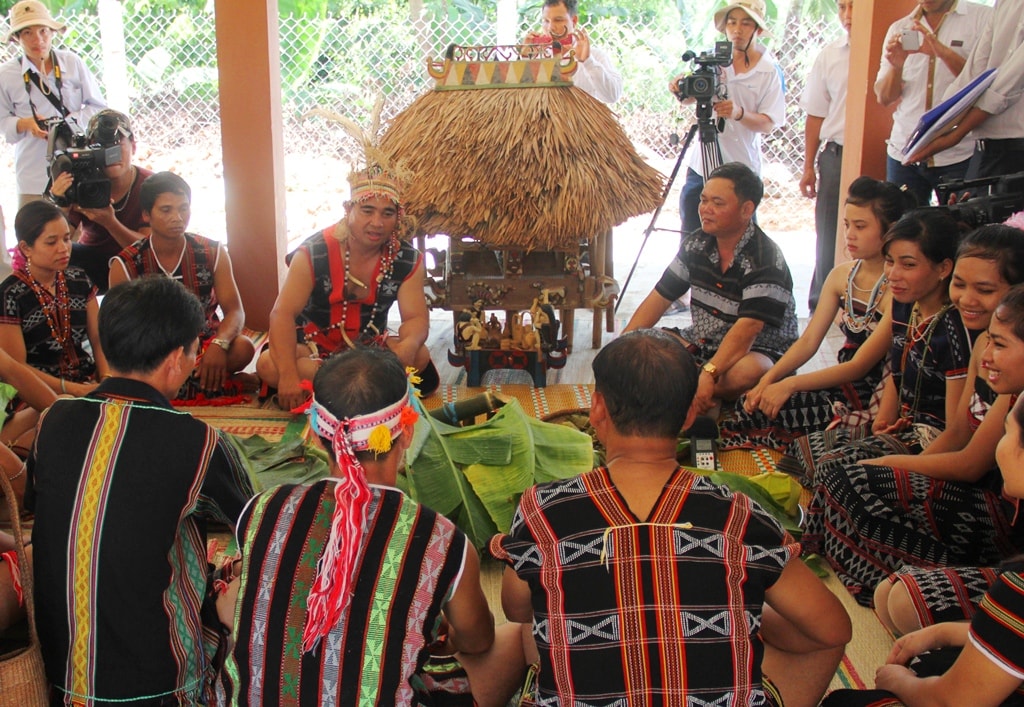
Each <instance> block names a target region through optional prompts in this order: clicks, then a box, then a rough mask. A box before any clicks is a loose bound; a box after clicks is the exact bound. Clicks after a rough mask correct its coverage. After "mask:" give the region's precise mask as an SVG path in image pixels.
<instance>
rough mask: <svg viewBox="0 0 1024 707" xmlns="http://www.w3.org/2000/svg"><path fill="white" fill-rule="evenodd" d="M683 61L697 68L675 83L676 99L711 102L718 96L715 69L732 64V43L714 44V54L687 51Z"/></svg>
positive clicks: (716, 71) (716, 70) (716, 72)
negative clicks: (690, 62) (691, 63)
mask: <svg viewBox="0 0 1024 707" xmlns="http://www.w3.org/2000/svg"><path fill="white" fill-rule="evenodd" d="M683 61H692V62H693V63H694V64H695V65H696V66H697V68H696V69H694V70H693V71H692V72H691V73H689V74H688V75H686V76H683V77H682V78H680V79H679V80H678V81H677V82H676V92H675V93H676V97H677V98H678V99H679V100H684V99H686V98H695V99H697V100H698V101H700V100H711V99H712V98H714V97H715V96H716V95H717V94H718V69H717V67H719V66H729V65H730V64H732V42H715V50H714V52H701V53H700V54H695V53H693V52H692V51H687V52H685V53H684V54H683Z"/></svg>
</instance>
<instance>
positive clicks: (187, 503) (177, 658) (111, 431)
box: [25, 277, 253, 705]
mask: <svg viewBox="0 0 1024 707" xmlns="http://www.w3.org/2000/svg"><path fill="white" fill-rule="evenodd" d="M205 322H206V317H205V316H204V313H203V308H202V306H201V305H200V304H199V300H198V299H196V297H195V296H194V295H193V294H192V293H190V292H188V291H187V290H186V289H185V288H184V287H183V286H182V285H181V283H179V282H177V281H175V280H171V279H170V278H163V277H161V278H143V279H141V280H133V281H131V282H128V283H125V284H123V285H118V286H117V287H114V288H112V289H111V290H110V291H109V293H108V294H107V296H106V298H105V301H104V302H103V307H102V308H101V309H100V318H99V329H100V341H101V342H102V345H103V350H104V353H106V354H107V361H108V362H109V363H110V368H111V370H112V371H113V375H112V376H110V377H109V378H108V379H106V380H104V381H103V382H102V383H101V384H100V385H99V387H98V388H96V389H95V390H94V391H92V392H91V393H90V394H89V395H87V396H86V397H84V398H75V399H61V400H58V401H57V402H55V403H54V404H53V405H52V406H51V407H50V408H49V410H47V411H46V412H45V413H44V415H43V417H42V419H41V420H40V422H39V431H38V433H37V435H36V442H35V447H34V448H33V450H32V454H31V456H30V457H29V460H28V489H27V491H26V496H25V500H26V505H27V506H28V507H29V508H31V509H33V510H34V511H35V514H36V516H35V528H34V529H33V532H32V539H33V544H34V547H35V555H34V560H35V566H34V571H35V599H36V612H37V616H38V625H39V638H40V641H41V644H42V650H43V660H44V662H45V664H46V674H47V677H48V678H49V681H50V684H51V685H52V690H53V693H54V694H53V700H54V702H55V703H58V702H59V703H63V704H90V705H91V704H103V703H111V702H125V703H131V704H133V705H165V704H167V705H178V704H204V703H205V700H206V694H207V691H208V689H209V686H210V684H211V680H212V678H213V675H212V674H211V673H212V670H211V665H212V659H213V654H214V652H215V650H216V648H217V644H218V641H217V638H218V629H219V628H220V626H219V623H213V621H211V622H210V623H205V622H204V621H203V617H204V615H209V616H211V618H213V617H215V609H214V606H213V602H212V600H210V599H208V598H207V597H208V591H207V589H208V584H209V581H208V577H207V564H206V525H207V522H208V521H210V520H219V521H221V522H223V523H226V524H233V522H234V519H235V518H237V517H238V515H239V513H241V511H242V508H243V506H244V505H245V503H246V502H247V501H248V499H249V498H250V497H251V496H252V495H253V489H252V484H251V482H250V481H249V477H248V475H247V474H246V471H245V468H244V466H243V465H242V463H241V461H240V460H239V458H238V457H237V455H236V454H235V452H234V451H233V447H231V445H229V444H227V443H226V442H224V441H223V440H222V439H221V437H220V435H219V434H218V433H217V431H216V430H214V429H213V428H211V427H210V426H209V425H207V424H206V423H204V422H200V421H199V420H196V419H195V418H193V417H192V416H191V415H189V414H188V413H184V412H178V411H177V410H175V409H174V408H172V407H171V404H170V402H169V398H170V397H171V396H173V395H174V393H175V391H177V390H178V388H179V386H181V384H182V383H183V382H184V381H185V379H186V378H187V377H188V376H189V374H190V373H191V371H192V368H193V367H194V366H195V359H196V351H197V347H198V346H199V339H198V336H199V332H200V330H202V328H203V325H204V324H205ZM207 611H209V612H210V613H209V614H207V613H206V612H207ZM214 621H215V619H214ZM207 626H212V630H211V629H210V628H207Z"/></svg>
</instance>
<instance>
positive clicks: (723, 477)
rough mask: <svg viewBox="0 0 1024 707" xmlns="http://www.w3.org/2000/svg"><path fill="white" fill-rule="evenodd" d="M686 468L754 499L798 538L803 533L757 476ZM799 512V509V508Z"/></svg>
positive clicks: (794, 519)
mask: <svg viewBox="0 0 1024 707" xmlns="http://www.w3.org/2000/svg"><path fill="white" fill-rule="evenodd" d="M686 468H687V469H690V470H691V471H693V472H695V473H698V474H705V475H706V476H707V477H708V478H709V479H711V480H712V481H713V482H715V483H716V484H721V485H722V486H727V487H728V488H729V489H731V490H732V491H736V492H738V493H742V494H744V495H746V496H749V497H750V498H752V499H754V500H755V501H757V503H758V504H759V505H760V506H761V507H762V508H764V509H765V510H766V511H768V512H769V513H771V514H772V515H773V516H775V518H776V519H777V520H778V521H779V523H780V524H781V525H782V527H783V528H785V529H786V531H787V532H788V533H789V534H790V535H792V536H793V537H794V538H796V539H797V540H799V539H800V536H801V535H803V529H801V528H800V524H799V523H798V522H797V520H796V518H794V517H793V516H791V515H790V514H789V513H787V512H786V509H785V508H784V507H783V505H782V503H780V502H779V501H778V500H776V499H775V497H774V496H772V494H771V492H770V491H768V490H767V489H766V488H765V487H764V486H762V485H761V484H760V483H759V482H758V480H757V478H756V477H750V476H744V475H743V474H733V473H730V472H728V471H713V472H711V473H710V474H709V473H708V472H707V470H705V469H694V468H692V467H686ZM793 483H796V482H795V481H794V482H793ZM797 512H798V513H799V509H797Z"/></svg>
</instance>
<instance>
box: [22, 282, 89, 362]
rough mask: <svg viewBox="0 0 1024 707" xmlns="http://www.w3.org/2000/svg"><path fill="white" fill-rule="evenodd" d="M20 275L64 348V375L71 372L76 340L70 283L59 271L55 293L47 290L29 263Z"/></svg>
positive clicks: (54, 338) (51, 332) (55, 283)
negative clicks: (73, 327) (33, 272)
mask: <svg viewBox="0 0 1024 707" xmlns="http://www.w3.org/2000/svg"><path fill="white" fill-rule="evenodd" d="M18 276H19V277H20V278H21V280H22V281H23V282H25V283H26V284H27V285H28V286H29V287H30V288H31V289H32V294H34V295H35V296H36V299H37V300H38V301H39V307H40V309H42V310H43V316H44V317H45V318H46V323H47V324H48V325H49V327H50V335H51V336H53V340H54V341H56V342H57V343H58V344H60V346H61V348H62V349H64V356H62V357H61V360H60V370H61V374H62V377H66V375H67V374H68V373H70V369H69V368H68V361H69V360H72V359H74V353H75V352H74V341H73V339H72V336H71V297H70V296H69V295H68V284H67V280H66V279H65V277H64V272H63V271H62V270H59V271H57V273H56V275H54V278H53V294H50V291H49V290H47V289H46V288H45V287H44V286H43V284H42V283H41V282H39V280H37V279H36V277H35V275H33V274H32V271H31V270H30V269H29V267H28V265H26V266H25V269H24V270H20V271H18Z"/></svg>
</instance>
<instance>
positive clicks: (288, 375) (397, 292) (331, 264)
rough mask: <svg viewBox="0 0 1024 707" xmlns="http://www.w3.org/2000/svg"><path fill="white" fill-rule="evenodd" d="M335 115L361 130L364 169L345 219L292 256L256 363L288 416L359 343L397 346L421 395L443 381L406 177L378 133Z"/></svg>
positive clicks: (355, 176)
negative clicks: (432, 347)
mask: <svg viewBox="0 0 1024 707" xmlns="http://www.w3.org/2000/svg"><path fill="white" fill-rule="evenodd" d="M318 112H320V113H321V114H323V112H322V111H318ZM330 117H332V118H333V119H334V120H336V121H338V122H341V123H342V125H343V127H345V128H346V130H350V132H355V131H359V132H358V134H359V137H360V138H361V141H362V143H363V150H364V153H365V155H366V167H364V168H363V169H360V170H357V171H355V172H353V173H352V174H350V175H349V177H348V181H349V185H350V186H351V199H350V200H349V201H347V202H345V217H344V218H343V219H342V220H341V221H339V222H338V223H337V224H335V225H334V226H330V227H328V228H325V229H323V230H322V231H319V232H318V233H316V234H314V235H313V236H312V237H310V238H309V239H307V240H306V241H305V242H304V243H303V244H302V245H300V246H299V247H298V249H297V250H295V251H294V252H293V253H291V254H290V255H289V256H288V263H289V267H288V274H287V276H286V277H285V281H284V286H283V287H282V288H281V292H280V294H278V296H277V301H276V302H275V303H274V308H273V309H272V310H271V312H270V332H269V333H270V337H269V338H270V348H269V351H265V352H264V353H263V354H262V355H261V356H260V357H259V360H258V361H257V365H256V371H257V373H258V374H259V376H260V378H261V379H262V380H263V381H264V382H265V383H267V384H268V385H269V386H271V387H274V388H277V399H278V404H279V405H280V406H281V407H282V408H284V409H286V410H290V409H293V408H296V407H298V406H299V405H301V404H302V402H303V400H304V399H305V396H306V393H305V392H304V390H303V388H302V384H301V382H302V381H303V380H306V381H309V380H312V379H313V376H314V375H315V374H316V371H317V369H319V367H320V365H321V363H322V362H323V360H324V359H326V358H328V357H329V356H330V355H331V354H333V353H334V352H335V351H340V350H345V349H348V348H354V347H356V346H361V345H362V346H379V347H386V348H388V349H391V350H392V351H393V352H394V353H395V354H396V355H397V356H398V358H399V360H400V361H401V362H402V363H403V364H404V365H406V366H410V367H412V368H415V369H416V370H417V372H418V375H419V377H420V379H421V382H420V391H421V393H423V394H429V393H432V392H433V391H434V390H436V389H437V386H438V384H439V383H440V379H439V377H438V373H437V369H436V368H435V367H434V364H433V363H432V362H431V360H430V351H429V350H428V349H427V348H426V346H425V345H424V344H425V342H426V340H427V332H428V328H429V324H430V317H429V315H428V311H427V302H426V298H425V296H424V294H423V287H424V283H425V277H424V268H423V254H422V253H420V252H419V251H418V250H416V249H415V248H414V247H413V246H412V245H410V244H409V243H408V242H406V240H405V239H406V238H407V237H408V236H410V235H411V233H412V223H411V221H410V220H407V219H406V217H405V213H404V209H403V204H402V190H403V187H404V186H405V177H404V175H403V174H402V173H401V170H400V168H399V167H397V166H395V165H393V164H390V163H389V160H388V159H387V157H386V156H385V155H383V154H382V153H380V151H379V150H377V149H376V144H375V138H374V137H373V135H374V134H375V132H376V131H375V130H374V131H373V132H371V133H369V134H367V133H364V132H362V131H361V130H359V128H358V127H350V126H352V125H353V124H352V123H351V121H349V120H347V119H344V118H342V117H341V116H330ZM375 122H376V121H375ZM395 302H398V311H399V314H400V315H401V319H402V323H401V326H399V328H398V332H397V334H395V333H392V332H389V331H388V328H387V325H388V311H389V310H390V309H391V305H392V304H394V303H395Z"/></svg>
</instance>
